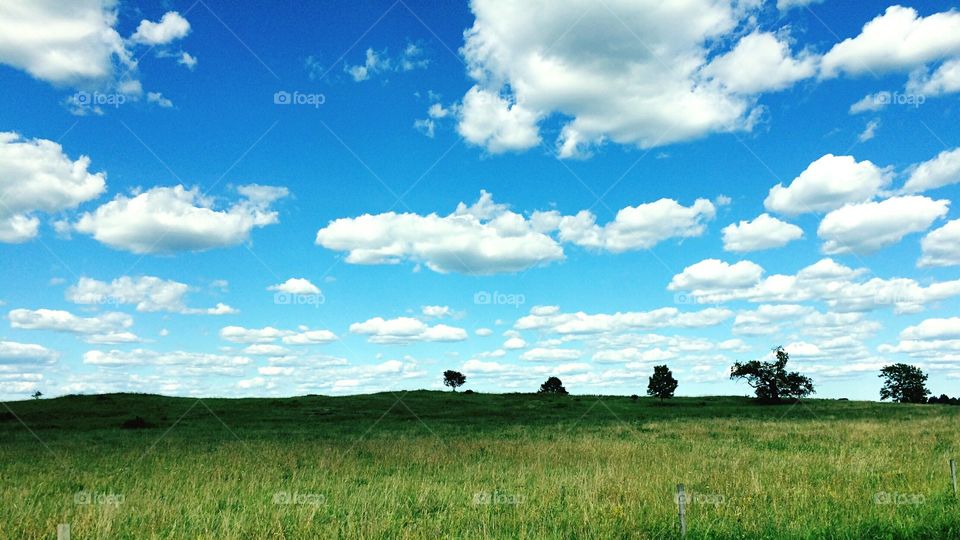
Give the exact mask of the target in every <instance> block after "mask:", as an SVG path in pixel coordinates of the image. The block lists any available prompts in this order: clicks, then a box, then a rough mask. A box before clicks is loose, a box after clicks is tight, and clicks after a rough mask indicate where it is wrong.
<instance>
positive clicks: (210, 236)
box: [74, 185, 288, 254]
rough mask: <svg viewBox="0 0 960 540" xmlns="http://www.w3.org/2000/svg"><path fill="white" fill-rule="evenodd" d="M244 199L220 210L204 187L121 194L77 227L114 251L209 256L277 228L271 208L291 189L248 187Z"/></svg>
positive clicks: (242, 191)
mask: <svg viewBox="0 0 960 540" xmlns="http://www.w3.org/2000/svg"><path fill="white" fill-rule="evenodd" d="M237 191H238V192H239V193H240V195H241V199H240V200H239V201H237V202H235V203H234V204H233V205H231V206H229V207H228V208H226V209H223V210H218V209H217V208H216V204H215V201H214V200H213V199H212V198H211V197H208V196H205V195H203V194H201V192H200V190H199V188H196V187H195V188H192V189H186V188H184V187H183V186H182V185H178V186H174V187H155V188H152V189H149V190H147V191H144V192H142V193H138V194H135V195H132V196H130V197H128V196H125V195H117V196H116V197H115V198H114V199H113V200H112V201H110V202H108V203H106V204H104V205H103V206H100V207H99V208H97V209H96V210H95V211H93V212H87V213H85V214H83V215H82V216H81V217H80V219H79V220H78V221H77V222H76V223H75V225H74V228H75V229H76V230H77V231H79V232H82V233H85V234H90V235H92V236H93V237H94V238H96V239H97V240H98V241H100V242H102V243H104V244H106V245H108V246H110V247H112V248H114V249H120V250H124V251H130V252H133V253H140V254H170V253H176V252H181V251H205V250H209V249H214V248H219V247H226V246H232V245H236V244H240V243H242V242H245V241H246V240H247V239H249V237H250V232H251V231H252V230H253V229H254V228H257V227H264V226H267V225H272V224H274V223H277V221H278V217H277V212H276V211H274V210H272V209H271V205H272V204H273V203H274V202H275V201H277V200H278V199H281V198H283V197H285V196H287V194H288V192H287V189H286V188H280V187H269V186H258V185H248V186H240V187H239V188H237Z"/></svg>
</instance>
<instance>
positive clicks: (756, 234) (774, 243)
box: [723, 214, 803, 252]
mask: <svg viewBox="0 0 960 540" xmlns="http://www.w3.org/2000/svg"><path fill="white" fill-rule="evenodd" d="M800 238H803V229H801V228H800V227H797V226H796V225H793V224H791V223H787V222H785V221H781V220H779V219H777V218H775V217H772V216H770V215H769V214H760V215H759V216H757V217H756V218H755V219H754V220H753V221H741V222H740V223H731V224H730V225H727V226H726V227H724V228H723V249H725V250H727V251H733V252H746V251H760V250H762V249H771V248H778V247H783V246H785V245H787V244H789V243H790V242H792V241H794V240H798V239H800Z"/></svg>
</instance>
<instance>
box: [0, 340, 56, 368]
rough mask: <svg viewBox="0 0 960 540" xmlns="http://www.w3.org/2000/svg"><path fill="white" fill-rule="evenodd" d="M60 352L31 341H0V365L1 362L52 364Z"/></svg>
mask: <svg viewBox="0 0 960 540" xmlns="http://www.w3.org/2000/svg"><path fill="white" fill-rule="evenodd" d="M59 357H60V353H58V352H56V351H51V350H50V349H48V348H46V347H44V346H42V345H36V344H33V343H17V342H15V341H0V365H3V364H34V365H44V364H52V363H53V362H55V361H56V360H57V358H59Z"/></svg>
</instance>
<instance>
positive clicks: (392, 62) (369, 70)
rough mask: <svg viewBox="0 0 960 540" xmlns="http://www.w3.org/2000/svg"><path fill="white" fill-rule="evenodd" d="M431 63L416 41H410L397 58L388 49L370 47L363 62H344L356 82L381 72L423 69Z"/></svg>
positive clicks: (347, 71) (344, 67)
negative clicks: (355, 63) (391, 55)
mask: <svg viewBox="0 0 960 540" xmlns="http://www.w3.org/2000/svg"><path fill="white" fill-rule="evenodd" d="M429 63H430V60H429V59H428V58H425V57H424V55H423V49H422V48H421V47H420V46H419V45H417V44H415V43H409V44H407V46H406V47H405V48H404V49H403V53H402V54H401V55H400V56H399V57H397V58H390V56H389V55H388V52H387V50H386V49H384V50H382V51H380V52H377V51H375V50H373V49H372V48H368V49H367V51H366V54H365V56H364V61H363V63H362V64H357V65H353V66H351V65H349V64H344V66H343V70H344V71H345V72H346V73H348V74H349V75H350V77H352V78H353V80H354V81H355V82H362V81H366V80H368V79H370V78H371V77H372V76H374V75H377V74H380V73H385V72H398V71H412V70H414V69H423V68H426V67H427V65H429Z"/></svg>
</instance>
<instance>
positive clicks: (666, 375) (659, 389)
mask: <svg viewBox="0 0 960 540" xmlns="http://www.w3.org/2000/svg"><path fill="white" fill-rule="evenodd" d="M677 384H679V383H677V380H676V379H674V378H673V373H672V372H671V371H670V368H668V367H667V366H666V365H663V366H654V367H653V375H651V376H650V383H649V384H648V385H647V395H648V396H651V397H657V398H660V401H663V400H664V399H669V398H672V397H673V393H674V392H675V391H676V390H677Z"/></svg>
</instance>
